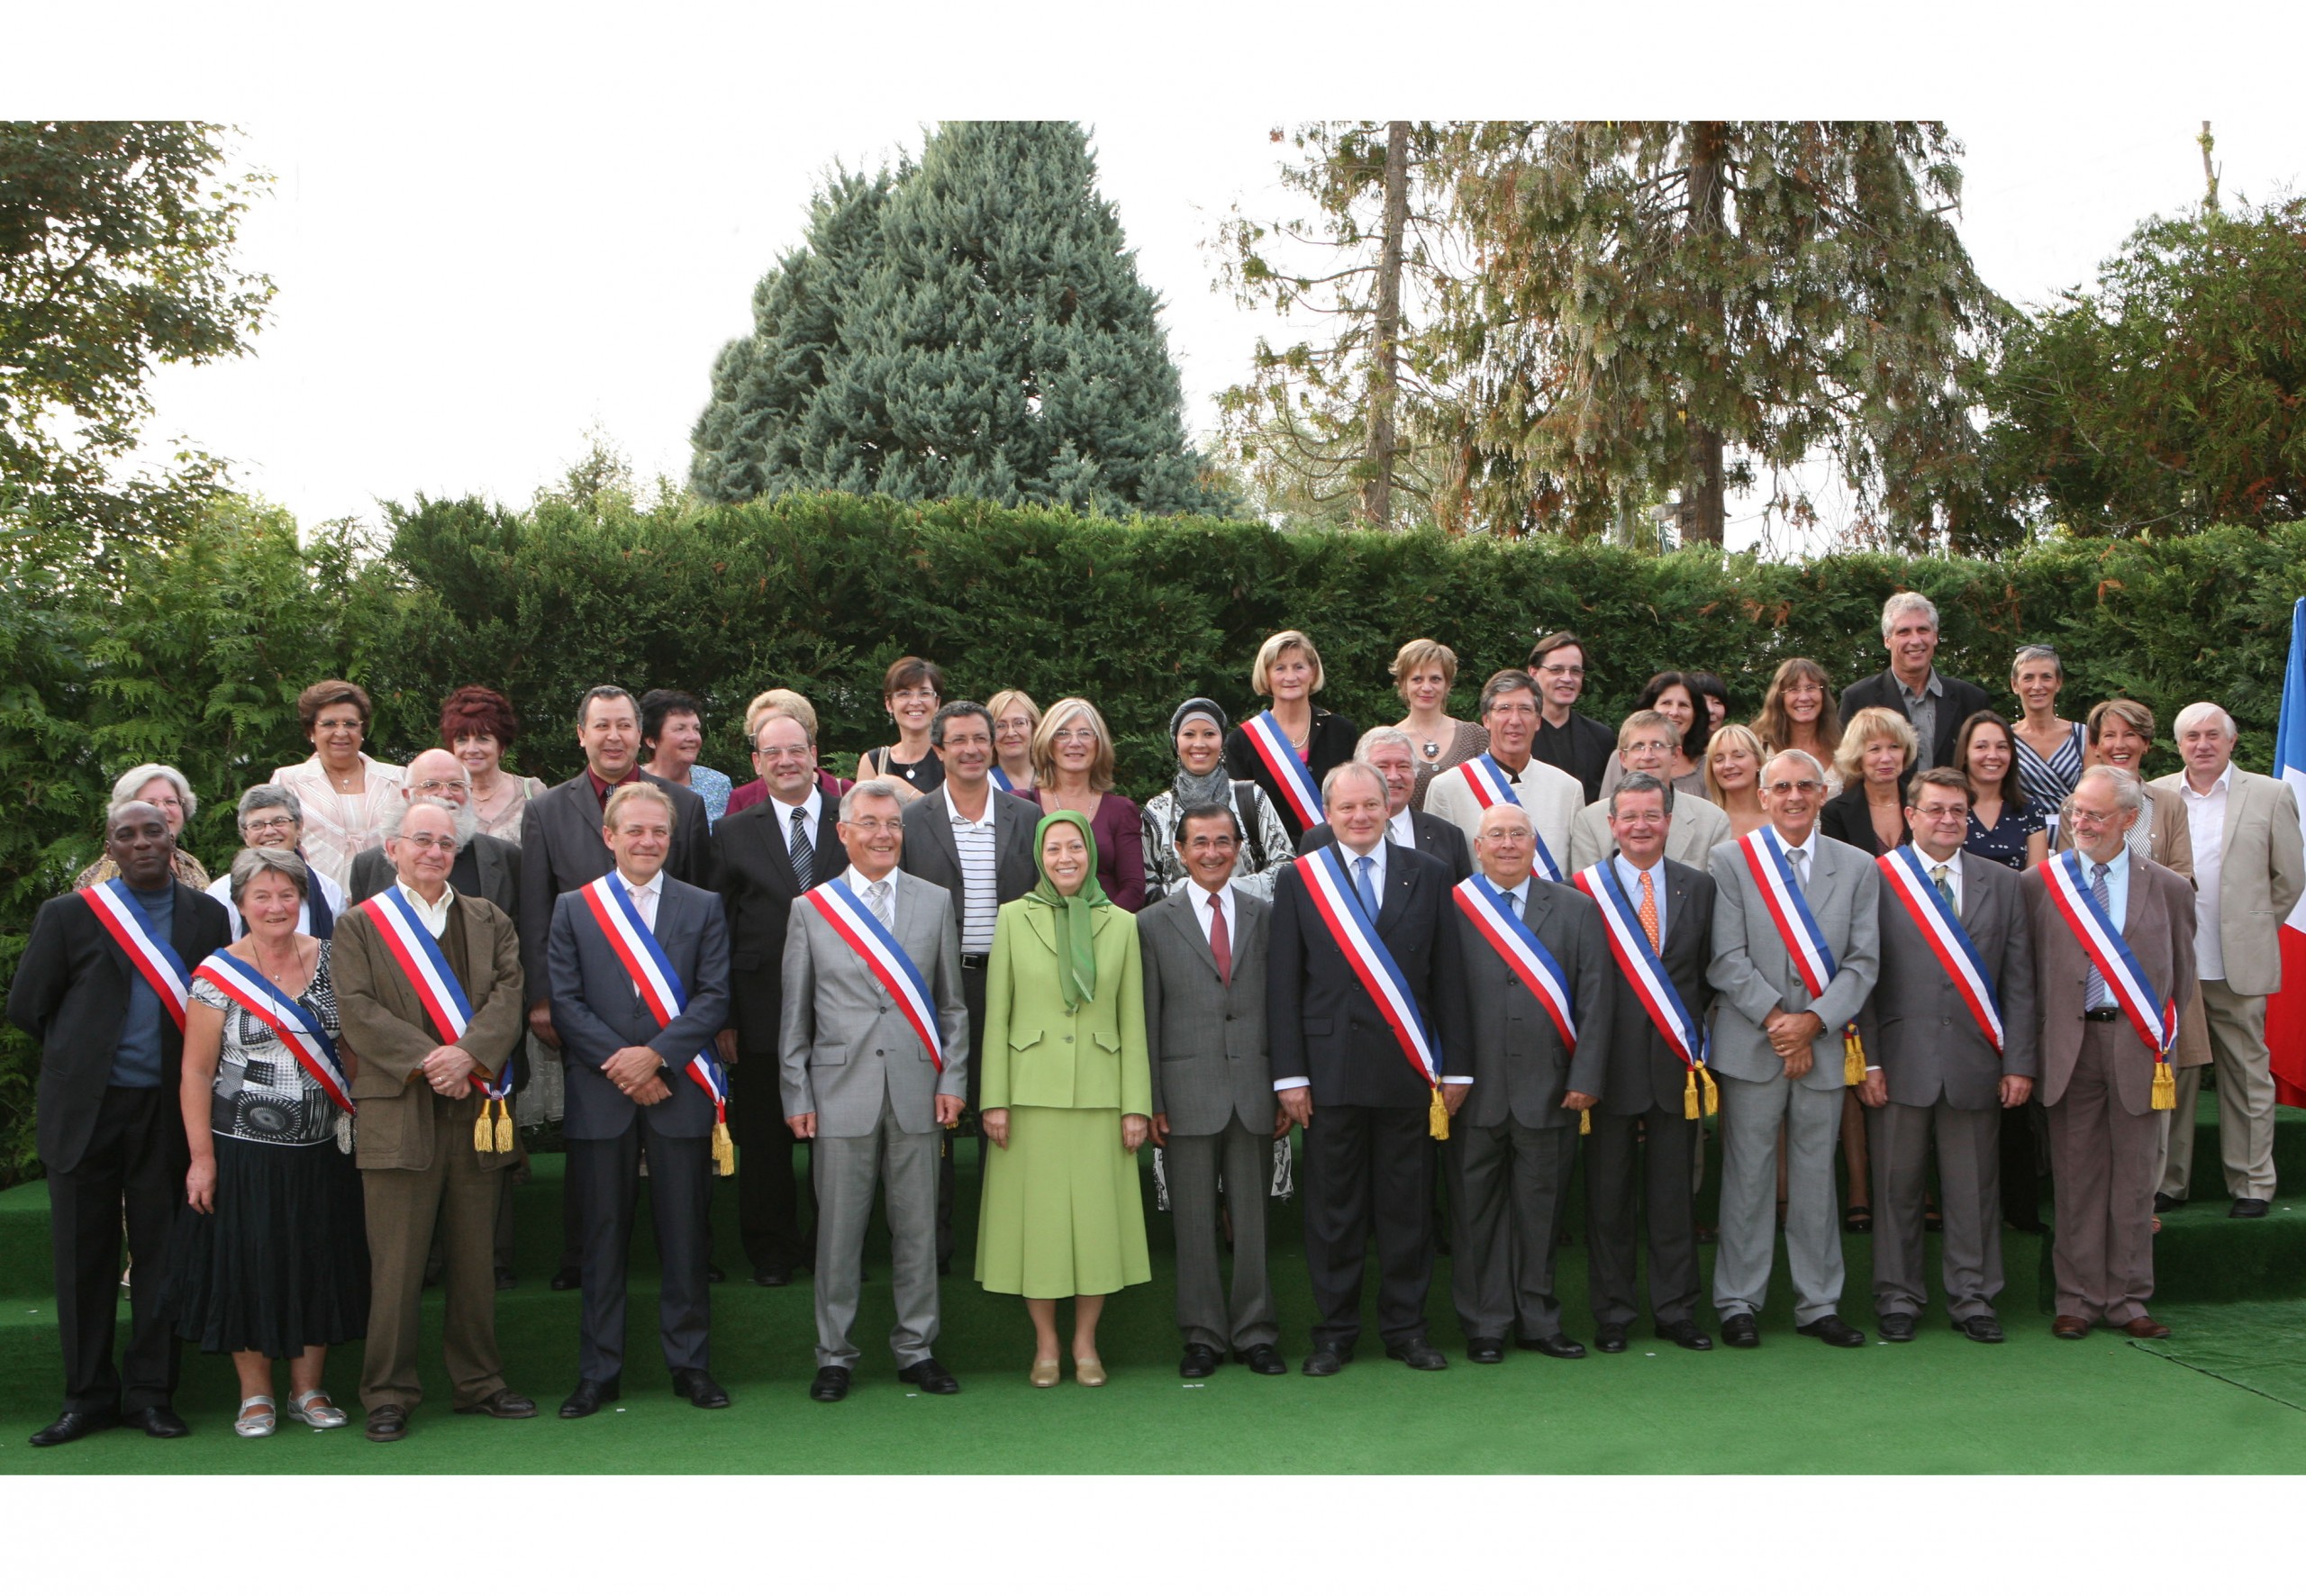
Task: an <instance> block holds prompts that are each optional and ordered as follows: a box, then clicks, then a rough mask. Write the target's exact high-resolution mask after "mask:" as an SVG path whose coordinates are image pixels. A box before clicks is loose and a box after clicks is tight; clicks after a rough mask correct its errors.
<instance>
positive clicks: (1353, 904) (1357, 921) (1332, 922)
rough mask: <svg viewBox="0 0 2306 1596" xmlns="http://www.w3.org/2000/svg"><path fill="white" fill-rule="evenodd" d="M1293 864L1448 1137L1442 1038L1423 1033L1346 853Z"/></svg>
mask: <svg viewBox="0 0 2306 1596" xmlns="http://www.w3.org/2000/svg"><path fill="white" fill-rule="evenodd" d="M1294 867H1295V869H1296V871H1297V877H1298V879H1299V880H1300V881H1303V883H1304V884H1305V893H1306V895H1307V896H1308V897H1310V898H1312V901H1313V911H1314V912H1315V913H1316V914H1319V915H1320V916H1321V922H1322V923H1323V924H1324V925H1326V926H1327V927H1328V928H1329V932H1330V936H1331V937H1333V938H1335V939H1336V940H1337V946H1338V951H1339V952H1340V953H1342V954H1344V955H1345V962H1346V963H1347V964H1348V966H1351V967H1352V970H1353V974H1354V976H1355V978H1356V979H1357V980H1358V981H1359V982H1360V983H1361V989H1362V990H1363V991H1364V992H1366V993H1368V994H1369V1001H1370V1002H1374V1003H1375V1004H1376V1005H1377V1012H1378V1013H1379V1014H1381V1015H1383V1016H1384V1017H1385V1024H1386V1026H1387V1028H1388V1029H1391V1030H1392V1031H1393V1033H1394V1040H1395V1041H1397V1042H1399V1043H1400V1044H1401V1049H1402V1053H1403V1056H1405V1057H1406V1058H1408V1060H1409V1062H1410V1067H1411V1068H1412V1069H1414V1070H1415V1071H1417V1073H1418V1074H1419V1075H1421V1076H1422V1077H1423V1078H1424V1080H1425V1084H1427V1085H1428V1086H1430V1087H1431V1088H1432V1089H1433V1106H1432V1110H1431V1111H1430V1114H1429V1115H1428V1116H1427V1121H1426V1123H1427V1128H1428V1129H1430V1131H1431V1132H1432V1135H1433V1139H1434V1140H1436V1141H1447V1140H1448V1139H1449V1112H1448V1109H1447V1108H1445V1107H1444V1106H1443V1105H1442V1102H1441V1047H1440V1044H1439V1043H1438V1042H1436V1041H1435V1040H1434V1039H1433V1038H1432V1037H1431V1036H1430V1035H1429V1034H1428V1033H1427V1031H1426V1029H1425V1016H1423V1015H1422V1014H1421V1013H1419V1012H1418V1011H1417V1000H1416V999H1415V998H1413V997H1412V996H1411V995H1410V990H1409V981H1408V979H1407V978H1406V977H1404V976H1403V975H1402V971H1401V966H1399V965H1396V964H1395V963H1394V956H1393V954H1392V953H1391V952H1389V951H1388V950H1387V949H1386V947H1385V942H1384V941H1383V940H1382V939H1379V937H1378V935H1377V928H1376V927H1375V925H1374V924H1372V923H1371V922H1370V919H1369V911H1367V910H1366V909H1365V908H1363V907H1362V904H1361V894H1360V893H1357V892H1356V891H1355V890H1354V887H1353V881H1352V878H1351V877H1349V876H1348V875H1347V874H1346V871H1345V861H1344V859H1343V858H1342V857H1339V854H1338V850H1337V849H1335V848H1322V849H1321V850H1320V851H1319V852H1318V853H1315V854H1312V855H1310V856H1308V857H1302V858H1300V859H1298V860H1297V861H1296V864H1295V866H1294Z"/></svg>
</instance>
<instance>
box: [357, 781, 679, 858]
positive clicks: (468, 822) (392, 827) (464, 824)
mask: <svg viewBox="0 0 2306 1596" xmlns="http://www.w3.org/2000/svg"><path fill="white" fill-rule="evenodd" d="M625 785H627V786H645V785H647V784H646V783H642V782H628V783H626V784H625ZM620 790H622V789H620ZM652 790H653V789H652ZM609 797H610V799H611V800H612V801H613V800H614V799H615V797H616V793H610V794H609ZM665 806H666V808H667V809H670V808H671V807H672V801H671V800H670V799H667V800H666V804H665ZM412 809H437V810H439V811H440V812H441V813H442V814H444V815H447V816H448V817H449V825H450V826H451V827H453V828H455V830H456V833H457V851H458V853H462V852H464V851H465V848H467V846H468V845H469V844H470V843H471V841H472V839H474V838H475V837H476V836H477V835H479V832H480V813H479V812H478V811H477V810H476V809H474V808H473V807H472V805H470V804H469V803H443V802H442V801H441V800H440V799H438V798H404V797H402V796H400V794H399V793H398V791H397V790H395V793H394V796H393V797H392V798H390V799H389V800H387V801H386V804H385V826H384V831H385V840H386V842H390V841H392V840H393V839H395V838H397V837H398V836H399V835H400V827H401V822H402V821H405V820H406V819H408V812H409V811H410V810H412ZM607 823H608V817H607V814H606V806H605V805H604V812H603V815H602V824H604V825H605V824H607Z"/></svg>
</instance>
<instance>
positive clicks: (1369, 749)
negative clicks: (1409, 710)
mask: <svg viewBox="0 0 2306 1596" xmlns="http://www.w3.org/2000/svg"><path fill="white" fill-rule="evenodd" d="M1396 745H1398V746H1400V747H1402V748H1406V749H1408V750H1409V757H1411V758H1412V759H1415V758H1416V757H1417V744H1415V743H1414V742H1412V741H1411V740H1410V735H1409V733H1408V732H1406V731H1403V730H1402V729H1401V728H1400V727H1398V726H1372V727H1371V728H1370V729H1369V730H1366V731H1365V732H1363V733H1362V734H1361V740H1360V741H1359V742H1357V743H1355V744H1354V745H1353V757H1355V758H1356V759H1357V760H1359V761H1360V762H1361V763H1362V764H1364V765H1366V764H1367V763H1368V762H1369V756H1370V755H1372V754H1374V753H1375V752H1376V751H1377V750H1378V749H1379V748H1393V747H1395V746H1396Z"/></svg>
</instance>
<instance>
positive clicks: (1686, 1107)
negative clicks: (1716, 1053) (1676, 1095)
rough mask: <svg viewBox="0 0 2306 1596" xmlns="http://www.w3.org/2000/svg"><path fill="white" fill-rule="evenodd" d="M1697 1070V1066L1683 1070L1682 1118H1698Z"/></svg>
mask: <svg viewBox="0 0 2306 1596" xmlns="http://www.w3.org/2000/svg"><path fill="white" fill-rule="evenodd" d="M1682 1118H1683V1119H1684V1120H1694V1119H1696V1118H1697V1070H1696V1068H1695V1066H1692V1067H1691V1068H1689V1069H1685V1070H1684V1071H1683V1072H1682Z"/></svg>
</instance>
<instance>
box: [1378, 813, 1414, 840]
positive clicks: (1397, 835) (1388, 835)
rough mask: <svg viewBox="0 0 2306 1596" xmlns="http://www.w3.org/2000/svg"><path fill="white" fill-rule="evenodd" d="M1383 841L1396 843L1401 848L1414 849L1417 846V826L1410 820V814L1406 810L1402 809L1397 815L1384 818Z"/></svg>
mask: <svg viewBox="0 0 2306 1596" xmlns="http://www.w3.org/2000/svg"><path fill="white" fill-rule="evenodd" d="M1385 840H1386V841H1388V842H1392V843H1396V844H1398V845H1400V846H1401V847H1403V848H1415V847H1416V846H1417V826H1416V823H1415V822H1414V821H1412V820H1411V819H1410V812H1409V811H1408V810H1406V809H1404V810H1403V811H1402V812H1400V813H1399V814H1396V815H1391V816H1388V817H1387V818H1386V821H1385Z"/></svg>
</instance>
